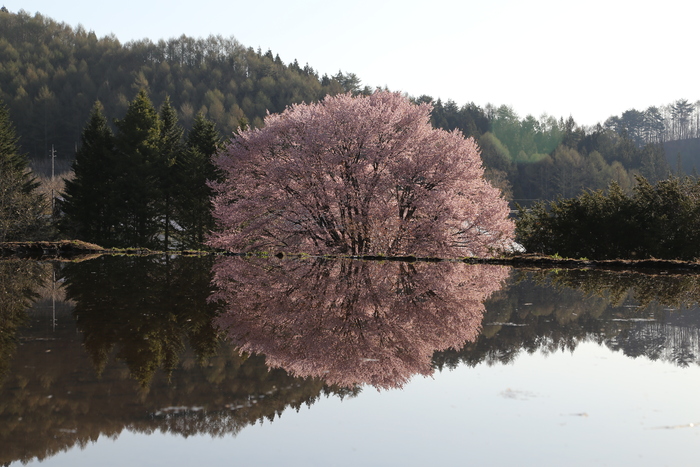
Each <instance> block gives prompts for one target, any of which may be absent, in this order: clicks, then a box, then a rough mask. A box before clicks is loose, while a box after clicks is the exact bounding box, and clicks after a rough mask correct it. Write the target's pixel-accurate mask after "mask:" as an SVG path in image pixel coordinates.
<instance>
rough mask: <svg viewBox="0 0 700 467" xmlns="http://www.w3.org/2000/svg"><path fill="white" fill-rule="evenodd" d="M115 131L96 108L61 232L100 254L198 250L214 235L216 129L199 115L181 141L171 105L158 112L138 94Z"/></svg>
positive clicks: (78, 158)
mask: <svg viewBox="0 0 700 467" xmlns="http://www.w3.org/2000/svg"><path fill="white" fill-rule="evenodd" d="M116 127H117V131H116V133H115V134H113V133H112V130H111V129H110V127H109V125H108V123H107V119H106V117H105V115H104V113H103V109H102V105H101V104H100V103H99V102H97V103H96V104H95V106H94V107H93V110H92V114H91V115H90V119H89V120H88V123H87V125H86V126H85V128H84V130H83V133H82V136H81V144H80V147H79V149H78V152H77V154H76V158H75V161H74V163H73V171H74V173H75V178H74V179H73V180H70V181H68V182H66V190H65V199H64V202H63V204H62V209H63V212H64V218H63V219H62V220H61V230H62V232H63V233H64V234H65V235H67V236H69V237H71V238H77V239H80V240H85V241H89V242H94V243H97V244H100V245H102V246H122V247H125V246H128V247H147V248H160V249H168V248H171V247H173V246H176V247H179V248H191V247H199V246H200V245H201V243H202V242H203V240H204V237H205V235H206V234H207V232H208V231H209V230H210V229H211V228H212V227H213V219H212V216H211V207H210V197H211V192H210V189H209V187H208V185H207V180H215V179H216V178H217V173H216V170H215V168H214V166H213V165H212V163H211V156H212V155H213V154H214V153H215V152H216V150H217V147H218V144H219V141H220V137H219V134H218V132H217V130H216V127H215V124H214V123H213V122H212V121H210V120H208V119H206V118H205V117H204V116H203V115H202V114H201V113H200V114H197V116H196V117H195V119H194V123H193V125H192V128H191V129H190V130H189V132H187V136H186V137H185V136H184V133H185V132H184V129H183V128H182V126H180V124H179V122H178V115H177V112H176V111H175V109H174V108H173V107H172V105H171V103H170V100H169V99H167V98H166V100H165V101H164V103H163V104H162V105H161V107H160V111H157V110H156V109H155V107H154V106H153V104H152V103H151V101H150V99H149V97H148V95H147V94H146V92H145V91H141V92H139V94H138V95H137V96H136V98H135V99H134V100H133V101H132V102H130V103H129V105H128V107H127V110H126V114H125V115H124V117H123V118H122V119H121V120H117V121H116Z"/></svg>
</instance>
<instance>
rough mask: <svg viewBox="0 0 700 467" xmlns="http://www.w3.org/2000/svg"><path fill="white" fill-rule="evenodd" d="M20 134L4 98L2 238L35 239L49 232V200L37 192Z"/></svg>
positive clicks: (0, 120) (0, 118) (0, 114)
mask: <svg viewBox="0 0 700 467" xmlns="http://www.w3.org/2000/svg"><path fill="white" fill-rule="evenodd" d="M18 142H19V138H18V137H17V134H16V133H15V129H14V126H13V125H12V122H11V121H10V116H9V114H8V112H7V109H6V108H5V106H4V104H3V103H2V102H0V242H4V241H13V240H34V239H37V238H40V237H41V236H42V235H45V234H46V229H47V227H48V222H47V218H46V216H45V213H46V211H47V208H48V206H47V203H46V200H45V199H44V197H43V196H42V195H41V194H39V193H37V191H36V188H37V187H38V183H37V182H36V180H35V179H34V177H32V176H31V174H30V172H29V168H28V164H27V159H26V158H25V157H24V156H23V155H22V154H20V152H19V147H18Z"/></svg>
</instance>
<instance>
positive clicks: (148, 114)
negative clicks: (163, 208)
mask: <svg viewBox="0 0 700 467" xmlns="http://www.w3.org/2000/svg"><path fill="white" fill-rule="evenodd" d="M116 125H117V135H116V144H115V146H116V165H115V169H116V174H115V192H116V194H117V195H118V196H119V198H120V199H119V200H117V205H116V207H115V214H116V215H117V217H118V219H119V221H120V223H119V225H117V226H115V234H116V235H115V239H116V241H118V242H119V243H120V244H122V245H125V246H139V247H154V246H156V243H157V238H156V237H157V235H158V233H159V230H160V229H159V227H160V224H159V222H158V217H159V216H158V214H159V210H158V200H159V199H160V189H159V183H158V177H157V169H158V167H159V164H158V162H159V159H160V153H161V148H160V143H161V122H160V118H159V117H158V112H157V111H156V109H155V108H154V107H153V104H152V103H151V100H150V99H149V98H148V95H147V94H146V91H144V90H141V91H140V92H139V93H138V95H137V96H136V97H135V98H134V100H133V101H131V102H130V103H129V106H128V108H127V111H126V115H125V116H124V118H123V119H122V120H118V121H117V122H116Z"/></svg>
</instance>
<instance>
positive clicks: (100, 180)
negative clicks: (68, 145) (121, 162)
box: [61, 101, 119, 246]
mask: <svg viewBox="0 0 700 467" xmlns="http://www.w3.org/2000/svg"><path fill="white" fill-rule="evenodd" d="M73 172H74V174H75V178H74V179H73V180H69V181H67V182H66V191H65V203H64V206H63V210H64V212H65V218H64V220H63V222H62V225H61V228H62V230H63V231H64V233H67V234H68V235H70V236H74V237H76V238H78V239H81V240H86V241H89V242H94V243H97V244H99V245H103V246H110V245H113V244H114V238H113V234H114V226H115V225H116V224H117V220H116V219H115V217H114V210H115V205H116V204H117V203H118V199H119V197H117V196H116V193H115V191H114V176H115V154H114V135H113V134H112V130H110V128H109V126H108V124H107V119H106V118H105V116H104V114H103V110H102V104H101V103H100V102H99V101H98V102H96V103H95V105H94V107H93V108H92V113H91V114H90V119H89V120H88V123H87V125H86V126H85V128H84V129H83V133H82V136H81V138H80V148H79V149H78V152H77V153H76V155H75V161H73Z"/></svg>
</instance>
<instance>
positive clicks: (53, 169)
mask: <svg viewBox="0 0 700 467" xmlns="http://www.w3.org/2000/svg"><path fill="white" fill-rule="evenodd" d="M50 157H51V218H52V219H53V213H54V210H55V208H56V200H55V197H54V189H53V187H54V178H55V177H56V163H55V161H56V151H55V150H54V148H53V144H52V145H51V156H50Z"/></svg>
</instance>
